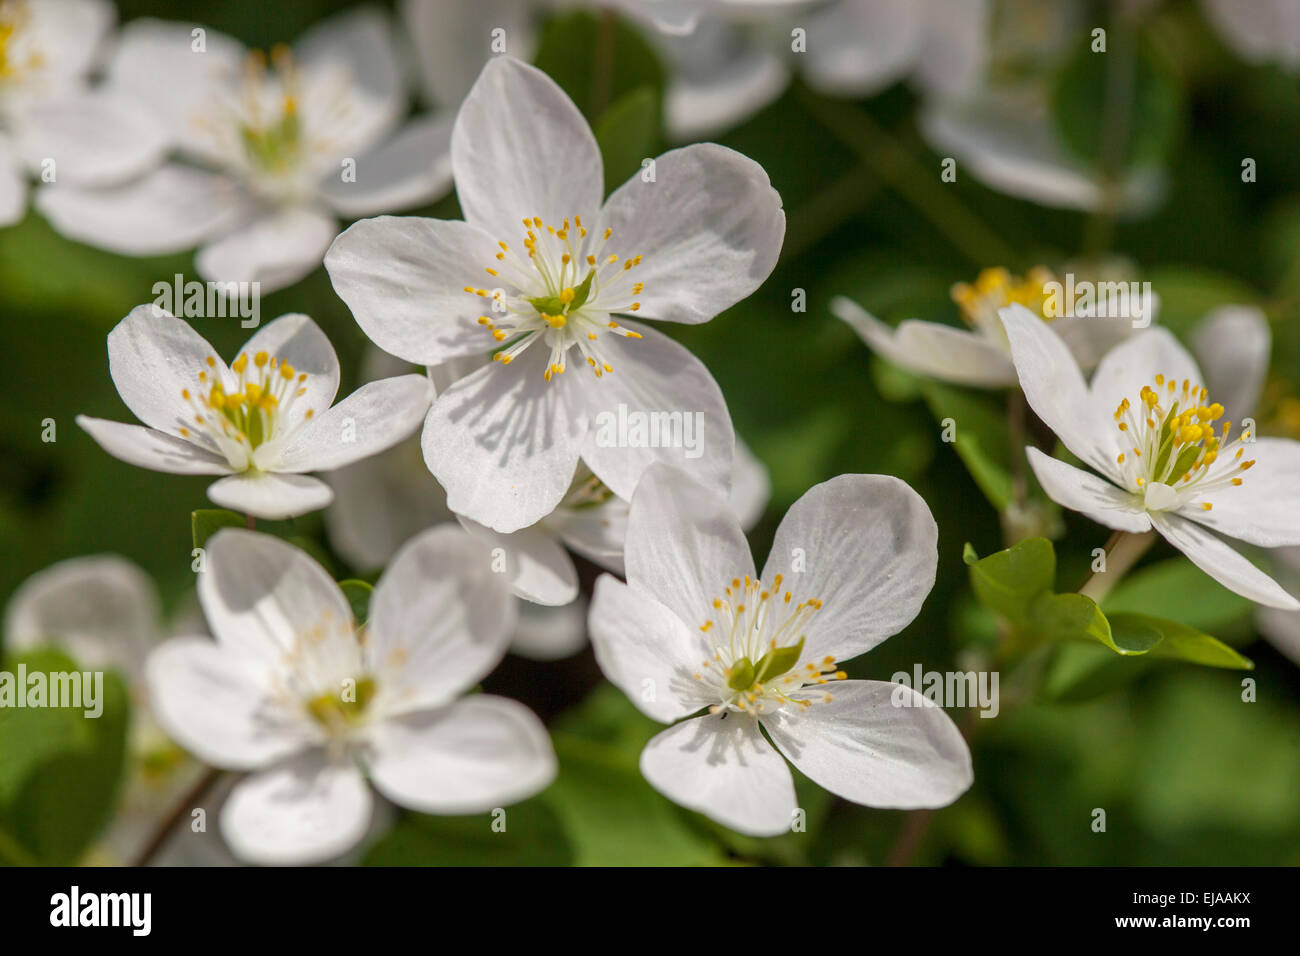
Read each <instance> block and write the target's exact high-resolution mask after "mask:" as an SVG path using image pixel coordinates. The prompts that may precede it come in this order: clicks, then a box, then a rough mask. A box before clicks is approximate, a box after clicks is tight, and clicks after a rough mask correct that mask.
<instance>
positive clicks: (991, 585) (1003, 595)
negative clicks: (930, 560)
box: [967, 538, 1056, 627]
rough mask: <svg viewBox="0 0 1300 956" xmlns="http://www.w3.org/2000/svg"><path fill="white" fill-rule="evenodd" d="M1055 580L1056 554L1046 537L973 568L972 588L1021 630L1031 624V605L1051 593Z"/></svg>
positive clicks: (988, 605) (976, 595)
mask: <svg viewBox="0 0 1300 956" xmlns="http://www.w3.org/2000/svg"><path fill="white" fill-rule="evenodd" d="M973 554H974V551H973V550H971V551H970V552H969V555H973ZM967 563H968V564H969V563H970V562H969V560H967ZM1055 580H1056V552H1055V551H1054V550H1053V549H1052V542H1050V541H1048V540H1047V539H1046V538H1026V539H1025V540H1024V541H1021V542H1020V543H1019V544H1017V545H1016V546H1015V547H1013V548H1008V549H1007V550H1005V551H998V552H996V553H994V554H990V555H989V556H988V557H987V558H981V559H980V560H978V561H976V562H975V563H974V564H971V565H970V581H971V587H972V588H973V589H974V590H975V597H976V598H978V599H979V602H980V603H981V604H983V605H984V606H985V607H987V608H988V609H989V610H991V611H994V612H996V613H998V614H1000V615H1001V616H1002V617H1005V618H1006V619H1007V620H1009V621H1011V622H1012V623H1013V624H1016V625H1017V626H1020V627H1024V626H1025V625H1027V624H1028V623H1029V612H1030V607H1031V605H1032V604H1033V602H1034V601H1035V599H1037V598H1038V597H1039V595H1041V594H1043V593H1044V592H1050V590H1051V588H1052V585H1053V583H1054V582H1055Z"/></svg>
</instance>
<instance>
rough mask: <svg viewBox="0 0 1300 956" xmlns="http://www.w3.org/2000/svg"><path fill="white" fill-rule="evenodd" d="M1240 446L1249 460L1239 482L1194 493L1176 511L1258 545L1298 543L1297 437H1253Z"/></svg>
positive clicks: (1299, 478)
mask: <svg viewBox="0 0 1300 956" xmlns="http://www.w3.org/2000/svg"><path fill="white" fill-rule="evenodd" d="M1245 448H1246V453H1245V458H1246V460H1253V461H1254V462H1255V464H1254V466H1253V467H1252V468H1251V469H1250V470H1249V471H1247V472H1242V473H1241V474H1243V476H1244V478H1243V483H1242V484H1241V485H1240V486H1236V487H1233V486H1228V487H1226V488H1220V489H1218V490H1217V491H1210V492H1208V493H1207V494H1204V495H1200V496H1198V497H1197V498H1195V499H1194V500H1193V501H1192V502H1190V503H1188V504H1186V505H1184V506H1183V507H1182V508H1181V509H1179V514H1181V515H1182V516H1183V517H1184V518H1190V519H1191V520H1192V521H1196V522H1199V523H1200V524H1203V525H1205V526H1206V527H1209V528H1213V529H1214V530H1215V531H1217V532H1219V533H1220V534H1224V535H1227V536H1228V537H1230V538H1238V539H1240V540H1242V541H1245V542H1247V543H1249V544H1257V545H1259V546H1261V547H1264V548H1276V547H1280V546H1282V545H1294V544H1300V442H1297V441H1293V440H1292V439H1290V438H1259V439H1256V441H1255V442H1254V443H1253V444H1247V445H1246V446H1245ZM1205 503H1208V504H1210V505H1212V508H1211V509H1210V510H1209V511H1206V510H1204V508H1202V504H1205Z"/></svg>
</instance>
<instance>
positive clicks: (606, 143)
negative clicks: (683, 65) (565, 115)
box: [594, 86, 659, 195]
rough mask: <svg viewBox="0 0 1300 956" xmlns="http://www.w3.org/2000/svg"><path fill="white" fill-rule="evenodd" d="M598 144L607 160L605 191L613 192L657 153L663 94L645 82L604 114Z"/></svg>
mask: <svg viewBox="0 0 1300 956" xmlns="http://www.w3.org/2000/svg"><path fill="white" fill-rule="evenodd" d="M594 132H595V134H596V145H597V146H599V147H600V156H601V159H602V160H603V161H604V164H605V193H606V194H607V195H608V194H609V193H612V192H613V191H614V190H615V189H617V188H618V187H619V186H621V185H623V183H624V182H626V181H627V180H628V179H629V178H630V177H631V176H633V175H635V174H636V173H637V171H638V170H640V169H641V162H642V160H645V159H649V158H652V157H653V156H654V155H655V145H656V142H657V141H658V138H659V94H658V93H656V92H655V90H654V88H653V87H650V86H642V87H638V88H637V89H635V90H633V91H632V92H631V93H628V94H627V95H626V96H624V97H622V98H621V99H619V100H618V102H616V103H614V105H613V106H611V107H610V108H609V109H607V110H605V112H604V113H602V114H601V117H600V119H599V120H598V121H597V123H596V125H595V130H594Z"/></svg>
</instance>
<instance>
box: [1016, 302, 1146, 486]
mask: <svg viewBox="0 0 1300 956" xmlns="http://www.w3.org/2000/svg"><path fill="white" fill-rule="evenodd" d="M998 314H999V315H1000V316H1001V318H1002V325H1003V327H1004V328H1005V329H1006V331H1007V340H1008V341H1009V342H1010V344H1011V360H1012V362H1014V363H1015V366H1016V374H1017V375H1018V376H1019V378H1020V387H1021V388H1022V389H1024V392H1025V400H1026V401H1027V402H1028V403H1029V407H1030V408H1032V409H1033V410H1034V412H1035V413H1036V414H1037V415H1038V417H1039V418H1041V419H1042V420H1043V423H1044V424H1045V425H1047V427H1048V428H1050V429H1051V430H1052V431H1054V432H1056V436H1057V437H1058V438H1060V439H1061V441H1062V442H1063V443H1064V444H1065V447H1066V448H1068V449H1070V451H1072V452H1074V454H1075V455H1077V456H1078V457H1079V458H1081V459H1083V460H1084V461H1086V462H1087V463H1088V464H1090V465H1092V467H1093V468H1095V469H1097V471H1099V472H1101V473H1102V474H1103V475H1106V476H1107V477H1118V474H1119V466H1118V465H1117V464H1116V463H1115V455H1116V453H1117V442H1116V439H1115V437H1114V436H1115V435H1117V434H1118V432H1116V431H1115V429H1114V428H1113V427H1108V426H1109V425H1110V422H1109V417H1110V412H1111V411H1113V410H1114V408H1115V406H1116V405H1118V404H1119V402H1120V399H1118V398H1117V399H1115V401H1114V402H1113V403H1111V404H1110V405H1109V406H1103V405H1098V404H1097V401H1099V400H1100V398H1098V399H1094V398H1093V395H1092V394H1091V393H1090V392H1089V391H1088V386H1087V385H1086V384H1085V383H1084V380H1083V373H1082V372H1081V371H1079V364H1078V363H1077V362H1076V361H1075V360H1074V356H1073V355H1071V354H1070V350H1069V348H1068V347H1067V346H1066V344H1065V343H1064V342H1063V341H1062V340H1061V337H1060V336H1059V335H1057V334H1056V333H1055V332H1053V331H1052V330H1051V328H1050V327H1049V325H1048V323H1046V322H1044V321H1043V320H1042V319H1041V318H1039V317H1038V316H1036V315H1034V314H1033V313H1032V312H1030V311H1029V310H1028V309H1026V308H1025V307H1024V306H1022V305H1013V306H1010V307H1008V308H1005V309H1002V310H1000V311H999V313H998ZM1098 374H1100V370H1099V371H1098ZM1150 374H1151V375H1154V374H1155V372H1154V371H1152V372H1151V373H1150ZM1144 384H1146V379H1144V380H1143V381H1141V382H1138V383H1137V384H1136V385H1134V386H1131V387H1133V388H1141V387H1142V386H1143V385H1144ZM1135 397H1136V396H1135ZM1103 407H1105V411H1104V412H1103Z"/></svg>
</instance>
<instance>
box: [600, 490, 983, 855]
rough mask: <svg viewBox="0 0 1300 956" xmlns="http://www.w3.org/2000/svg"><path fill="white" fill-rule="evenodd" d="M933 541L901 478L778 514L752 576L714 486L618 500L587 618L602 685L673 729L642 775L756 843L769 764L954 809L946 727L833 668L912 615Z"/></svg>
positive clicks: (773, 796)
mask: <svg viewBox="0 0 1300 956" xmlns="http://www.w3.org/2000/svg"><path fill="white" fill-rule="evenodd" d="M937 536H938V530H937V528H936V527H935V523H934V519H933V518H932V517H931V515H930V510H929V508H927V507H926V505H925V502H924V501H922V500H921V498H920V497H919V496H918V495H917V494H916V493H915V492H914V491H912V489H911V488H909V487H908V486H907V485H906V484H905V483H903V482H902V481H899V480H898V479H896V478H890V477H886V476H881V475H841V476H839V477H838V478H833V479H832V480H830V481H828V482H825V483H823V484H820V485H817V486H815V487H814V488H812V489H811V490H810V491H808V493H807V494H805V495H804V496H803V497H802V498H800V499H799V500H798V501H797V502H795V504H794V505H793V506H792V507H791V508H790V510H789V512H787V513H786V516H785V518H784V520H783V521H782V522H781V525H780V527H779V528H778V529H777V532H776V539H775V541H774V542H773V544H772V551H771V555H770V557H769V558H768V562H767V566H766V567H765V568H764V569H763V573H762V575H761V576H758V575H756V574H755V571H754V562H753V558H752V557H751V555H750V551H749V545H748V544H747V543H746V541H745V536H744V534H743V532H742V531H741V528H740V525H739V523H738V522H737V521H736V519H735V518H734V517H733V516H732V515H731V514H730V513H729V511H728V509H727V507H726V505H725V503H724V502H723V500H722V499H721V497H720V496H719V495H718V494H717V493H716V492H715V491H712V490H710V489H707V488H704V487H702V486H700V485H699V484H697V483H696V482H694V481H692V480H691V479H690V478H688V477H687V476H686V475H684V474H682V473H681V472H678V471H677V470H675V469H673V468H671V467H668V466H664V465H657V466H655V467H653V468H651V469H649V470H648V471H647V472H646V475H645V477H644V478H643V479H642V480H641V484H640V486H639V487H638V488H637V491H636V494H635V495H634V496H633V498H632V508H631V515H630V517H629V519H628V534H627V550H626V561H627V583H626V584H624V583H623V582H621V581H618V580H616V579H614V578H612V577H610V576H608V575H606V576H602V577H601V578H600V580H599V581H598V582H597V584H596V594H595V597H594V599H593V602H592V608H591V621H590V626H591V634H592V643H593V644H594V646H595V649H596V659H597V661H598V662H599V663H600V666H601V669H602V670H603V671H604V672H605V676H606V677H608V678H609V679H610V681H612V682H613V683H614V684H615V685H616V686H618V687H619V688H620V689H621V690H622V691H623V692H624V693H625V694H627V695H628V697H629V699H630V700H631V701H632V702H633V703H634V704H636V706H637V707H638V708H640V709H641V710H642V711H644V712H645V713H646V714H647V715H648V716H650V717H652V718H654V719H655V720H658V721H660V722H663V723H672V722H674V721H677V723H674V724H673V726H672V727H670V728H669V729H668V730H665V731H663V732H662V733H660V734H659V735H658V736H656V737H655V738H654V739H652V740H651V741H650V743H649V744H647V745H646V748H645V750H644V751H643V752H642V754H641V772H642V773H643V774H644V775H645V777H646V779H647V780H648V781H649V782H650V783H651V784H652V785H653V786H654V787H655V788H656V789H658V790H659V791H660V792H661V793H663V794H664V795H665V796H667V797H669V798H670V799H672V800H674V801H676V802H677V803H680V804H682V805H683V806H685V807H689V808H690V809H692V810H697V811H699V812H701V813H704V814H706V815H708V816H710V817H712V818H713V819H715V820H717V821H718V822H719V823H722V824H725V825H726V826H729V827H731V828H733V829H735V830H739V831H741V832H742V833H748V834H753V835H758V836H774V835H776V834H779V833H782V832H784V831H786V830H788V829H789V828H790V826H791V823H792V820H793V814H794V811H795V792H794V782H793V778H792V777H791V774H790V770H789V768H788V767H787V766H786V763H785V760H783V759H782V757H781V755H784V756H785V757H786V758H787V759H789V760H790V762H792V763H793V764H794V765H795V766H796V767H798V768H799V769H800V770H801V771H802V772H803V773H804V774H806V775H807V776H808V777H809V778H811V779H812V780H813V781H814V782H815V783H818V784H820V785H821V786H823V787H825V788H826V789H827V790H830V791H831V792H833V793H836V794H838V795H839V796H841V797H844V798H845V799H847V800H852V801H853V802H855V803H861V804H865V805H867V806H875V807H899V808H913V807H936V806H943V805H945V804H948V803H951V802H952V801H953V800H955V799H956V798H957V797H958V796H959V795H960V794H961V793H962V792H963V791H965V790H966V788H967V787H969V786H970V783H971V780H972V769H971V759H970V751H969V749H968V748H967V746H966V742H965V741H964V740H963V739H962V736H961V733H960V732H959V731H958V730H957V727H956V725H955V724H954V723H953V722H952V720H951V719H949V717H948V716H947V714H945V713H944V712H943V710H942V709H940V708H939V707H937V706H935V705H934V704H932V703H931V702H929V701H927V700H926V699H925V698H924V697H923V696H922V695H921V694H920V693H918V692H917V691H915V690H913V689H911V688H909V687H905V686H903V685H900V684H892V683H886V682H881V681H858V680H846V679H845V674H844V672H843V671H840V670H839V669H838V664H837V662H838V661H840V660H846V659H848V658H852V657H856V656H857V655H859V654H862V653H864V652H866V651H868V650H870V649H871V648H873V647H875V646H876V645H877V644H879V643H880V642H881V641H883V640H885V638H887V637H889V636H890V635H892V634H896V633H898V632H899V631H901V630H902V629H903V628H904V627H906V626H907V625H908V624H909V623H910V622H911V621H912V619H913V618H914V617H915V616H916V614H917V612H918V611H919V610H920V608H921V604H922V602H924V600H925V597H926V595H927V594H928V593H929V592H930V588H931V587H932V586H933V584H934V574H935V567H936V564H937V561H938V552H937V547H936V544H937ZM705 708H707V709H708V712H707V714H705V715H703V716H698V717H692V716H691V715H692V714H695V713H696V712H698V711H700V710H702V709H705ZM683 718H686V719H683ZM763 731H766V732H767V737H764V735H763ZM769 738H770V742H769Z"/></svg>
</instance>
